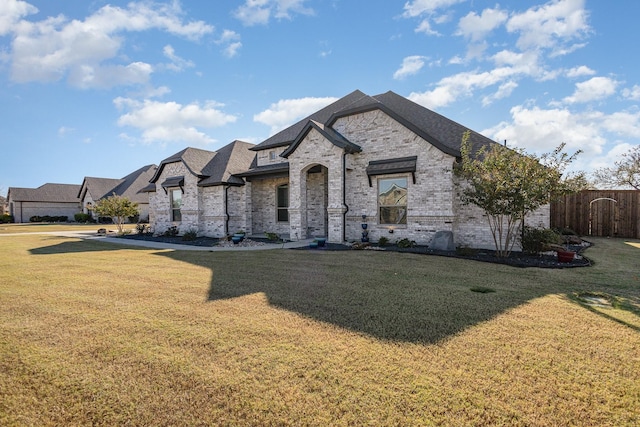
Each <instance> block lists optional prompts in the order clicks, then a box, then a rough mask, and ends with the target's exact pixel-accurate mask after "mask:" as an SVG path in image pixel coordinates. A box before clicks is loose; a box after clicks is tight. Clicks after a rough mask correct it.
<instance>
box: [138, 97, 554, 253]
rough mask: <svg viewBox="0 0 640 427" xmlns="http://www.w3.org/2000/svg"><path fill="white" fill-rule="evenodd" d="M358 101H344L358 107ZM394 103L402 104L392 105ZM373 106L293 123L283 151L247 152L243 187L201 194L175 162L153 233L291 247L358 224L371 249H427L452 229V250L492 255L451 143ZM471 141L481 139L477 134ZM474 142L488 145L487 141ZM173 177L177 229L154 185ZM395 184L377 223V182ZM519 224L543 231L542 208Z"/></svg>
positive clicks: (333, 236)
mask: <svg viewBox="0 0 640 427" xmlns="http://www.w3.org/2000/svg"><path fill="white" fill-rule="evenodd" d="M360 95H363V94H361V93H354V94H352V95H350V96H354V99H356V98H357V97H358V96H360ZM345 98H348V97H345ZM381 98H383V99H385V100H387V101H388V102H389V104H390V105H391V106H394V108H396V110H394V111H395V112H397V111H401V112H406V111H405V110H403V108H404V109H406V108H408V109H409V110H411V111H412V112H411V113H406V114H407V116H408V117H411V118H415V117H416V112H417V113H419V114H423V115H425V116H428V117H430V119H429V120H431V118H433V119H434V120H438V121H440V125H444V126H446V127H450V128H451V129H450V131H451V132H450V133H449V134H446V135H444V134H441V135H440V138H442V137H443V135H444V136H447V138H448V140H451V139H453V138H454V135H455V136H456V137H457V135H458V134H460V140H461V139H462V133H463V132H464V129H466V128H464V127H462V126H461V125H458V124H455V123H453V122H451V121H449V120H448V119H445V118H443V117H441V116H437V115H434V114H433V113H432V112H429V113H424V111H423V110H424V109H423V110H419V108H422V107H416V106H415V105H414V104H411V105H409V104H406V103H410V101H408V100H404V101H398V98H400V97H398V96H397V95H393V94H392V95H388V94H385V95H383V96H381ZM361 99H362V98H361ZM365 99H366V97H365ZM401 102H402V103H404V104H402V106H401V107H399V106H398V104H399V103H401ZM345 104H346V102H345ZM372 105H373V107H370V106H367V107H366V108H362V109H353V110H348V113H345V114H343V115H335V119H331V120H330V123H329V122H327V123H324V122H323V123H324V124H323V123H319V122H317V121H314V122H313V124H311V122H308V123H310V124H311V125H308V126H306V127H301V126H298V125H299V124H300V123H301V122H300V123H298V124H296V125H294V126H292V127H291V129H294V128H295V129H302V130H300V131H298V130H296V131H295V132H298V136H297V137H296V136H295V135H294V136H292V134H293V132H289V133H287V134H286V136H283V137H282V141H284V142H285V143H286V144H285V143H283V142H282V141H281V142H278V143H277V144H270V143H266V144H260V145H258V146H256V147H254V148H253V150H254V151H255V161H256V164H257V168H255V170H252V171H251V172H250V173H247V174H244V175H243V174H240V175H239V176H244V177H245V180H244V185H240V184H238V183H237V184H238V185H237V186H228V185H226V184H225V185H213V186H210V187H199V186H198V180H199V179H200V178H199V177H197V176H196V175H194V174H192V173H191V172H189V170H188V168H186V167H185V166H184V164H183V163H181V162H175V163H170V164H166V165H165V167H164V170H162V175H161V176H160V177H158V179H157V180H156V182H157V184H156V191H155V193H151V211H150V217H151V218H153V223H154V224H153V226H154V228H155V230H156V232H163V231H164V230H166V229H167V228H168V227H170V226H174V225H175V226H177V227H178V228H179V230H180V232H181V233H184V232H187V231H190V230H197V231H198V233H199V234H200V235H207V236H214V237H221V236H224V235H225V234H228V233H233V232H236V231H239V230H243V231H245V232H246V233H248V234H249V235H258V234H263V233H266V232H271V233H277V234H280V235H286V236H288V237H289V238H291V239H293V240H299V239H306V238H311V237H321V236H322V237H327V239H328V241H329V242H338V243H342V242H345V241H358V240H360V239H361V237H362V232H363V227H362V224H363V223H366V224H367V226H366V227H367V233H368V237H369V239H370V241H373V242H376V241H377V240H378V239H380V238H381V237H386V238H388V239H389V240H390V241H392V242H393V241H397V240H401V239H409V240H413V241H415V242H417V243H419V244H429V243H430V241H431V240H432V238H433V236H434V235H435V233H436V232H438V231H451V232H453V236H454V243H455V244H456V245H457V246H469V247H477V248H493V246H494V242H493V237H492V235H491V231H490V228H489V225H488V221H487V218H486V216H485V215H484V212H482V211H481V210H480V209H479V208H478V207H476V206H473V205H465V204H463V203H462V199H461V183H460V182H459V180H458V178H457V177H456V176H455V175H454V172H453V166H454V164H455V162H456V156H459V151H458V152H457V154H456V149H455V148H452V147H455V144H453V143H451V142H448V143H449V144H450V145H444V146H443V143H442V140H435V139H434V140H430V139H433V138H432V136H431V135H430V133H428V132H423V131H420V130H416V127H415V126H413V125H412V124H411V123H409V124H408V123H407V121H406V120H405V119H404V118H399V116H398V115H397V114H396V113H395V112H391V113H389V111H390V110H388V109H386V108H382V107H378V106H377V105H378V104H376V103H373V104H372ZM327 108H329V107H327ZM324 117H325V118H324V120H327V116H326V115H325V116H324ZM420 117H422V116H420ZM416 120H422V121H424V118H419V119H416ZM421 123H422V122H421ZM430 123H431V122H428V123H427V124H430ZM422 124H424V123H422ZM283 132H286V131H283ZM475 137H476V138H480V139H482V138H484V137H482V136H480V135H478V134H476V136H475ZM291 138H295V140H294V141H292V139H291ZM266 142H269V140H267V141H266ZM481 142H482V143H484V144H487V143H493V142H491V141H487V140H486V138H484V140H483V141H481ZM459 143H460V141H457V142H456V144H458V146H459ZM287 144H289V145H287ZM283 156H284V157H283ZM400 159H411V160H410V162H409V164H410V166H409V167H407V166H406V165H405V166H403V167H401V168H399V169H393V168H390V169H375V168H373V169H371V166H372V163H371V162H374V164H376V165H379V164H393V163H394V162H398V161H399V160H400ZM287 164H288V173H287V168H286V165H287ZM283 165H285V166H283ZM368 168H369V169H368ZM387 170H388V171H390V172H388V171H387ZM177 176H184V194H183V199H182V209H181V213H182V221H180V222H179V223H175V222H172V221H171V217H170V215H171V209H170V197H169V195H168V194H166V193H165V191H164V189H163V188H162V186H161V184H160V183H161V182H163V181H164V180H166V179H167V178H171V177H177ZM395 178H397V179H400V180H399V181H397V182H401V186H402V198H403V201H404V200H406V208H405V205H404V203H402V204H401V205H400V208H401V210H402V212H403V215H402V216H401V218H402V221H401V223H398V224H394V225H391V224H385V223H384V220H383V218H385V217H381V213H380V212H381V210H380V206H379V185H380V183H381V181H382V180H386V181H385V182H387V183H389V182H390V181H391V180H392V179H395ZM405 182H406V189H405V188H404V185H405V184H404V183H405ZM283 185H286V186H288V196H289V206H288V211H287V212H288V221H283V220H282V218H280V221H279V220H278V206H277V203H278V202H277V200H278V198H277V195H278V188H279V187H280V186H283ZM385 191H386V190H385ZM383 209H387V208H386V207H384V208H383ZM384 212H388V211H387V210H385V211H384ZM385 215H387V214H385ZM396 217H397V216H396ZM386 218H387V222H389V219H388V218H389V217H386ZM394 218H395V217H394ZM526 222H527V223H528V224H530V225H535V226H546V227H548V226H549V207H548V206H547V207H544V208H542V209H540V210H539V211H537V212H535V213H533V214H530V215H529V216H528V217H527V218H526Z"/></svg>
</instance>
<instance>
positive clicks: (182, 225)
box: [149, 162, 201, 234]
mask: <svg viewBox="0 0 640 427" xmlns="http://www.w3.org/2000/svg"><path fill="white" fill-rule="evenodd" d="M175 176H184V186H183V188H184V193H183V194H182V209H181V213H182V221H180V222H174V221H171V206H170V195H169V194H165V192H164V189H163V188H162V187H161V185H160V184H162V183H163V182H164V180H166V179H167V178H170V177H175ZM197 184H198V178H197V177H196V176H195V175H193V174H192V173H191V172H189V170H188V169H187V168H186V167H185V166H184V164H183V163H182V162H176V163H170V164H167V165H165V166H164V168H163V170H162V174H161V175H160V177H159V178H158V181H157V185H156V192H155V193H150V194H151V197H150V200H149V201H150V210H152V211H153V214H152V215H150V216H151V217H152V218H153V220H154V221H153V223H152V224H151V227H152V228H153V231H154V233H156V234H162V233H164V232H165V231H166V230H167V229H168V228H169V227H171V226H174V225H175V226H176V227H178V230H179V233H180V234H184V233H186V232H188V231H191V230H197V231H198V232H199V233H200V232H201V230H200V227H199V219H200V213H199V202H200V192H199V191H198V185H197ZM167 190H169V189H167Z"/></svg>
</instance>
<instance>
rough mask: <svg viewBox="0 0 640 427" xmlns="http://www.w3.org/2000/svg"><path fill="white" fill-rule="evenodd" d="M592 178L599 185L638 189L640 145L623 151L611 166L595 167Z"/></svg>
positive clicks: (639, 180)
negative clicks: (620, 156)
mask: <svg viewBox="0 0 640 427" xmlns="http://www.w3.org/2000/svg"><path fill="white" fill-rule="evenodd" d="M593 180H594V182H595V184H596V186H599V187H604V188H616V187H617V188H629V187H630V188H633V189H636V190H640V145H636V146H634V147H632V148H631V149H630V150H629V151H628V152H626V153H624V154H623V155H622V158H621V159H620V160H618V161H617V162H615V163H614V166H613V167H605V168H599V169H596V170H595V171H594V173H593Z"/></svg>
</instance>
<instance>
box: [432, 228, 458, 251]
mask: <svg viewBox="0 0 640 427" xmlns="http://www.w3.org/2000/svg"><path fill="white" fill-rule="evenodd" d="M429 249H433V250H435V251H455V250H456V247H455V245H454V243H453V232H451V231H438V232H437V233H436V234H435V235H434V236H433V239H432V240H431V243H429Z"/></svg>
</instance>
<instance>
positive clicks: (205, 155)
mask: <svg viewBox="0 0 640 427" xmlns="http://www.w3.org/2000/svg"><path fill="white" fill-rule="evenodd" d="M253 146H254V145H253V144H250V143H248V142H244V141H238V140H236V141H233V142H231V143H230V144H227V145H225V146H224V147H222V148H220V149H219V150H217V151H207V150H201V149H198V148H191V147H188V148H185V149H184V150H182V151H179V152H177V153H176V154H174V155H172V156H170V157H168V158H166V159H164V160H163V161H162V162H160V166H159V167H158V170H157V171H156V173H155V174H154V176H153V177H152V178H151V179H150V182H151V183H155V182H156V181H158V179H159V178H160V175H161V174H162V170H163V169H164V167H165V166H166V165H167V164H170V163H176V162H183V163H184V165H185V166H186V167H187V169H188V170H189V171H190V172H191V173H193V174H194V175H196V176H197V177H198V178H199V179H200V181H199V182H198V185H199V186H203V187H205V186H212V185H222V184H230V185H244V181H243V180H242V179H240V178H238V177H236V176H234V175H235V174H237V173H240V172H242V171H245V170H247V169H249V167H250V166H251V163H252V162H253V160H254V157H255V153H253V152H252V151H250V150H251V149H252V148H253Z"/></svg>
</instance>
